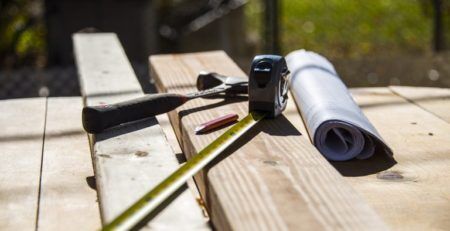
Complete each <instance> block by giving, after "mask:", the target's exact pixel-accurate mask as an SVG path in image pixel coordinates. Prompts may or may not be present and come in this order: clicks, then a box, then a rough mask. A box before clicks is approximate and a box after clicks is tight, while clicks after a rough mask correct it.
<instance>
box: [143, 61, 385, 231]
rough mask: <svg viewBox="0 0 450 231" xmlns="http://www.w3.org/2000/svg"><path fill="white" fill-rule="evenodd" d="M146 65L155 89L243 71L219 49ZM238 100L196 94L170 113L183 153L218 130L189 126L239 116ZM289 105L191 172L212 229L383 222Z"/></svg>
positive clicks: (180, 88) (243, 107) (190, 85)
mask: <svg viewBox="0 0 450 231" xmlns="http://www.w3.org/2000/svg"><path fill="white" fill-rule="evenodd" d="M150 66H151V70H152V76H153V78H154V79H155V80H156V83H157V86H158V88H159V89H160V90H161V91H167V92H173V93H186V92H191V91H194V90H195V79H196V76H197V74H198V72H199V71H201V70H208V71H216V72H218V73H222V74H226V75H234V76H245V74H244V73H243V72H242V71H241V70H240V69H239V68H238V67H237V65H236V64H235V63H234V62H233V61H231V60H230V59H229V58H228V56H227V55H226V54H225V53H223V52H205V53H192V54H183V55H158V56H152V57H150ZM245 100H246V98H243V99H241V101H240V102H236V100H235V101H227V102H224V101H223V100H222V99H220V98H214V99H196V100H193V101H189V102H187V103H186V104H185V105H184V106H182V107H181V108H178V109H177V110H175V111H173V112H171V113H169V117H170V120H171V122H172V125H173V126H174V129H175V131H176V135H177V137H178V140H179V142H180V143H181V144H182V147H183V151H184V152H185V154H186V155H187V156H188V158H189V157H191V156H193V155H195V154H196V153H197V152H198V151H199V150H200V149H202V148H203V147H204V146H205V145H207V144H208V143H210V142H211V141H212V140H214V139H215V138H216V137H217V136H218V135H220V134H221V133H222V132H223V131H224V130H225V129H221V130H219V131H215V132H212V133H209V134H206V135H201V136H198V135H195V134H194V127H195V126H196V125H198V124H200V123H202V122H205V121H208V120H210V119H213V118H215V117H217V116H220V115H223V114H226V113H238V114H239V115H240V118H243V116H245V115H246V114H247V106H248V105H247V102H245ZM289 108H291V111H289V112H286V113H285V115H284V116H280V117H279V118H277V119H275V120H265V121H263V122H261V123H260V124H259V125H258V126H257V127H256V128H255V129H253V130H252V132H250V133H249V134H247V135H245V136H244V137H242V139H240V142H238V144H236V146H234V147H232V148H230V150H229V151H228V152H227V153H225V154H224V157H226V158H224V159H223V160H222V161H220V162H219V163H217V164H216V165H214V166H213V167H212V168H210V169H208V170H207V171H203V172H201V173H200V174H197V175H196V182H197V184H198V186H199V188H200V192H201V194H202V195H203V197H204V198H206V203H207V208H208V212H209V214H210V216H211V219H212V222H213V224H214V226H215V227H216V228H217V229H219V230H233V229H234V230H287V229H293V230H295V229H299V228H303V229H314V228H321V229H337V228H340V229H386V227H385V226H384V223H383V222H382V221H381V220H380V219H379V217H378V215H377V214H376V213H375V212H374V211H373V210H372V209H371V208H370V207H369V206H368V205H367V204H366V203H365V202H364V201H363V200H362V199H361V198H360V196H359V195H358V194H357V193H355V191H354V190H353V189H352V188H351V187H350V186H349V185H348V183H346V182H345V180H344V179H343V178H342V177H341V176H340V175H339V173H338V172H336V170H335V169H334V168H333V167H331V166H330V165H329V164H328V162H327V161H326V160H325V159H324V158H323V157H322V155H320V154H319V153H318V152H317V151H316V149H315V148H314V147H313V146H312V145H311V144H310V142H309V141H308V139H307V138H306V136H302V135H301V134H300V132H299V131H298V130H297V129H296V128H295V127H294V126H293V125H292V123H300V121H301V120H300V116H299V114H298V113H297V112H296V111H295V110H296V109H295V108H294V109H292V105H291V106H290V107H289ZM292 110H294V111H292ZM287 116H289V117H287ZM231 153H232V155H229V154H231Z"/></svg>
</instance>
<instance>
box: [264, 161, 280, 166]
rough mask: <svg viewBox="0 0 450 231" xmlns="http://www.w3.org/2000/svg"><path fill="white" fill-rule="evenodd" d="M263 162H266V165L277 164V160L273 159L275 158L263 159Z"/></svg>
mask: <svg viewBox="0 0 450 231" xmlns="http://www.w3.org/2000/svg"><path fill="white" fill-rule="evenodd" d="M263 163H264V164H268V165H272V166H277V165H278V161H275V160H264V161H263Z"/></svg>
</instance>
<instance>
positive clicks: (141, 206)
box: [103, 55, 289, 230]
mask: <svg viewBox="0 0 450 231" xmlns="http://www.w3.org/2000/svg"><path fill="white" fill-rule="evenodd" d="M288 74H289V71H288V69H287V66H286V62H285V61H284V58H283V57H281V56H275V55H260V56H256V57H255V58H254V60H253V64H252V69H251V71H250V76H249V110H250V112H249V114H248V115H247V116H246V117H244V119H242V120H241V121H239V122H238V123H236V124H235V125H234V126H232V127H231V128H230V129H228V130H227V131H226V132H225V133H223V134H222V135H221V136H219V137H218V138H217V139H216V140H214V141H213V142H212V143H210V144H209V145H208V146H206V147H205V148H204V149H203V150H201V151H200V152H199V153H198V154H197V155H195V156H194V157H192V158H191V159H190V160H188V161H187V162H186V163H185V164H184V165H182V166H181V167H179V168H178V169H177V170H176V171H175V172H173V173H172V174H171V175H170V176H168V177H167V178H166V179H165V180H163V181H162V182H161V183H159V184H158V185H157V186H156V187H154V188H153V189H152V190H151V191H150V192H148V193H146V194H145V195H144V196H143V197H141V199H139V200H138V201H137V202H135V203H134V204H133V205H132V206H131V207H129V208H128V209H127V210H125V211H124V212H123V213H122V214H120V215H119V216H118V217H117V218H115V219H114V220H113V221H112V222H111V223H109V224H107V225H105V226H104V227H103V230H129V229H131V228H133V227H135V226H136V225H137V224H138V223H139V222H141V221H142V220H143V219H144V218H145V217H146V216H148V214H150V213H151V212H152V211H154V210H155V209H156V208H158V206H159V205H161V203H163V202H164V201H165V200H167V199H168V198H169V197H170V196H171V195H173V194H174V193H175V192H176V191H177V190H178V189H180V188H181V187H182V186H183V185H184V184H185V183H186V181H187V180H188V179H189V178H191V177H193V176H194V175H195V174H196V173H197V172H199V171H200V170H201V169H202V168H203V167H205V166H206V165H207V164H208V163H210V162H211V161H212V160H214V159H215V158H216V157H217V156H218V155H220V154H221V153H222V152H223V151H224V150H225V149H226V148H228V147H229V146H230V145H231V144H232V143H233V142H234V141H236V140H237V139H239V137H241V136H242V135H243V134H244V133H245V132H247V131H248V130H249V129H250V128H252V127H253V126H254V125H255V124H257V123H258V121H260V120H262V119H263V118H265V117H276V116H277V115H279V114H280V113H281V112H282V111H283V110H284V109H285V108H286V103H287V81H288Z"/></svg>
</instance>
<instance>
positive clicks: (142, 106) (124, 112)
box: [82, 72, 248, 133]
mask: <svg viewBox="0 0 450 231" xmlns="http://www.w3.org/2000/svg"><path fill="white" fill-rule="evenodd" d="M197 89H198V90H199V91H198V92H192V93H188V94H184V95H183V94H172V93H160V94H151V95H146V96H143V97H140V98H137V99H132V100H128V101H124V102H120V103H116V104H104V105H99V106H86V107H84V108H83V112H82V121H83V127H84V130H86V132H89V133H100V132H102V131H103V130H105V129H107V128H110V127H113V126H116V125H119V124H123V123H127V122H131V121H136V120H140V119H144V118H147V117H151V116H156V115H159V114H163V113H166V112H169V111H172V110H174V109H175V108H177V107H179V106H181V105H183V104H184V103H186V102H187V101H189V100H191V99H195V98H199V97H208V96H214V95H218V94H220V93H225V94H226V95H237V94H246V93H248V79H247V78H245V77H229V76H224V75H220V74H217V73H214V72H200V73H199V75H198V77H197Z"/></svg>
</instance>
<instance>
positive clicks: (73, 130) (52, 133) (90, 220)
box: [38, 97, 101, 230]
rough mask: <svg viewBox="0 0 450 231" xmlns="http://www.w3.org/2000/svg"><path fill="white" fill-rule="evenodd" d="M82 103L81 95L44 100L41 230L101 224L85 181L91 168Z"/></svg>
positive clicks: (92, 193)
mask: <svg viewBox="0 0 450 231" xmlns="http://www.w3.org/2000/svg"><path fill="white" fill-rule="evenodd" d="M82 104H83V102H82V99H81V97H66V98H49V99H48V102H47V120H46V121H47V122H46V126H45V140H44V150H43V157H42V159H43V161H42V175H41V193H40V200H39V220H38V228H39V229H42V230H96V229H99V228H100V227H101V223H100V212H99V208H98V203H97V193H96V191H95V188H90V187H89V185H88V184H89V183H92V182H93V180H94V179H93V178H94V177H93V176H94V172H93V169H92V160H91V155H90V150H89V141H88V137H87V135H86V133H85V132H84V130H83V127H82V125H81V113H80V112H81V108H82ZM91 181H92V182H91ZM91 186H92V185H91ZM93 186H95V185H93ZM75 217H76V219H74V218H75ZM79 221H82V222H79Z"/></svg>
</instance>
